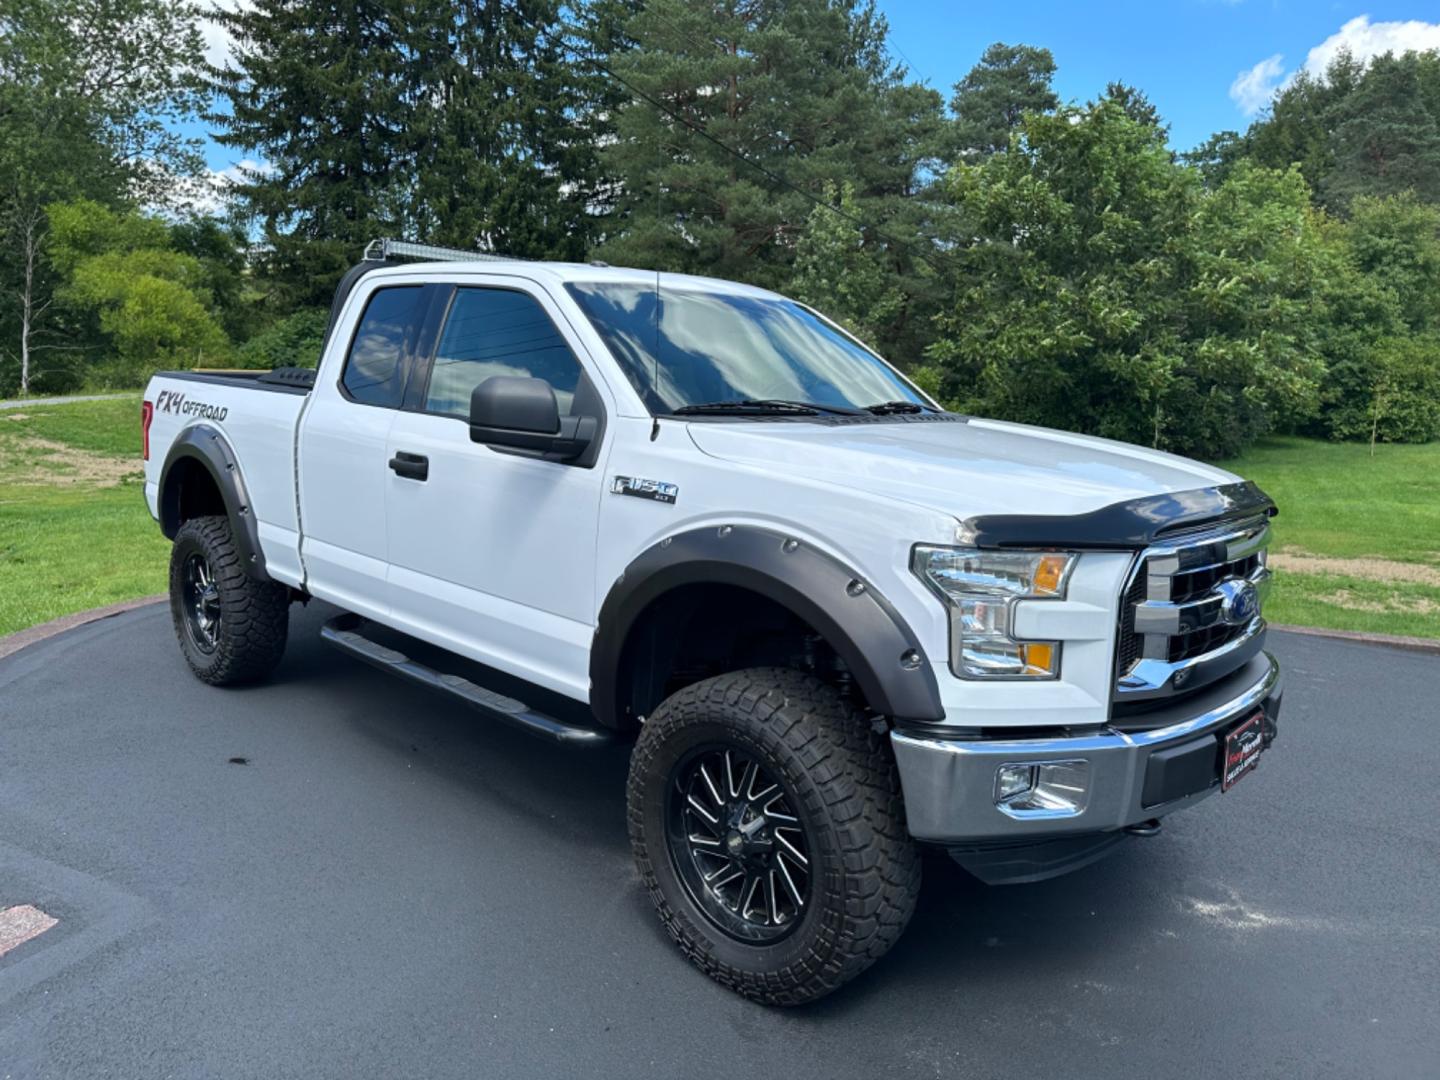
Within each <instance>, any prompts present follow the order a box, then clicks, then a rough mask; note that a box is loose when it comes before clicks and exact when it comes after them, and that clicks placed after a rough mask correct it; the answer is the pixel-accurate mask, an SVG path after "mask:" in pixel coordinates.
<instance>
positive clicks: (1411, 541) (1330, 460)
mask: <svg viewBox="0 0 1440 1080" xmlns="http://www.w3.org/2000/svg"><path fill="white" fill-rule="evenodd" d="M1220 464H1221V465H1222V466H1223V467H1224V468H1227V469H1230V470H1231V471H1233V472H1236V473H1239V474H1240V475H1241V476H1244V477H1245V478H1247V479H1249V480H1254V481H1255V482H1256V483H1258V484H1259V485H1260V486H1261V487H1262V488H1264V489H1265V490H1266V491H1267V492H1268V493H1269V494H1270V495H1271V497H1272V498H1274V499H1275V501H1276V503H1277V504H1279V506H1280V516H1279V517H1277V518H1276V519H1275V523H1274V529H1275V543H1274V547H1273V548H1272V550H1274V551H1276V552H1278V553H1280V555H1281V558H1282V559H1284V557H1285V555H1286V554H1287V553H1290V554H1292V555H1298V554H1299V553H1304V554H1305V555H1309V556H1323V557H1325V558H1327V559H1330V560H1343V562H1340V563H1332V564H1330V565H1325V566H1316V567H1314V568H1313V569H1300V568H1297V567H1290V568H1286V569H1282V570H1281V571H1280V572H1279V573H1277V575H1276V580H1275V588H1274V591H1273V592H1272V593H1271V596H1270V601H1269V604H1268V606H1267V614H1268V615H1269V617H1270V619H1271V620H1272V621H1273V622H1278V623H1292V624H1295V625H1302V626H1322V627H1328V628H1331V629H1336V630H1366V631H1371V632H1374V633H1382V634H1408V635H1413V636H1417V637H1431V638H1440V443H1430V444H1428V445H1424V446H1388V445H1381V446H1377V447H1376V448H1375V456H1374V457H1373V458H1372V457H1371V456H1370V448H1369V447H1368V446H1365V445H1357V444H1353V443H1325V442H1317V441H1315V440H1313V439H1298V438H1275V439H1267V440H1265V441H1263V442H1261V443H1259V444H1258V445H1256V446H1255V447H1253V448H1252V449H1251V450H1250V451H1249V452H1248V453H1246V454H1245V455H1244V456H1243V457H1240V458H1237V459H1235V460H1233V461H1225V462H1221V463H1220ZM1310 562H1311V564H1312V566H1314V563H1313V560H1310ZM1396 563H1399V564H1403V565H1401V566H1398V567H1397V566H1395V565H1394V564H1396ZM1411 568H1419V569H1411ZM1405 576H1410V577H1419V578H1422V579H1424V580H1401V579H1402V578H1403V577H1405Z"/></svg>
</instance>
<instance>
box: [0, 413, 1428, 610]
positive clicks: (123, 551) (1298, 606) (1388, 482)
mask: <svg viewBox="0 0 1440 1080" xmlns="http://www.w3.org/2000/svg"><path fill="white" fill-rule="evenodd" d="M139 417H140V398H139V395H135V396H133V397H128V398H123V399H117V400H112V401H90V402H75V403H72V404H66V405H46V406H36V407H34V408H30V407H21V408H18V409H5V410H0V634H5V633H9V632H10V631H12V630H19V629H21V628H23V627H26V626H30V625H33V624H34V623H39V622H44V621H45V620H47V619H53V618H55V617H56V616H57V615H64V614H68V613H69V612H72V611H80V610H83V609H85V608H91V607H98V606H100V605H102V604H109V603H114V602H116V601H118V600H129V599H132V598H134V597H137V596H145V595H148V594H151V593H158V592H163V591H164V589H165V571H166V563H167V560H168V557H169V544H168V542H167V541H166V540H165V538H164V537H162V536H161V535H160V530H159V529H158V528H156V526H155V523H154V522H153V521H152V520H151V518H150V514H149V512H148V511H147V510H146V509H145V500H144V494H143V490H142V480H141V472H140V418H139ZM1223 464H1224V466H1225V467H1226V468H1229V469H1232V470H1234V471H1235V472H1237V473H1239V474H1240V475H1242V476H1245V477H1247V478H1248V479H1252V480H1254V481H1256V482H1257V483H1259V484H1260V486H1261V487H1263V488H1264V489H1265V490H1266V491H1268V492H1269V493H1270V494H1271V495H1272V496H1273V497H1274V498H1275V501H1276V502H1278V503H1279V504H1280V516H1279V517H1278V518H1276V519H1275V537H1276V540H1275V545H1274V547H1273V548H1272V561H1273V563H1274V565H1275V567H1276V569H1277V571H1278V573H1277V575H1276V584H1275V589H1274V591H1273V592H1272V593H1271V597H1270V604H1269V608H1268V614H1269V615H1270V617H1271V619H1272V620H1273V621H1275V622H1279V623H1294V624H1299V625H1308V626H1324V627H1331V628H1334V629H1341V630H1370V631H1375V632H1379V633H1388V634H1412V635H1417V636H1422V637H1434V638H1440V444H1433V445H1430V446H1381V447H1378V448H1377V450H1376V454H1375V457H1374V458H1371V456H1370V449H1369V447H1367V446H1357V445H1350V444H1334V443H1323V442H1316V441H1314V440H1310V439H1293V438H1285V439H1269V440H1266V441H1265V442H1263V443H1260V444H1259V445H1257V446H1256V447H1254V448H1253V449H1252V450H1251V451H1250V452H1249V453H1247V454H1246V455H1245V456H1244V457H1242V458H1239V459H1237V460H1235V461H1227V462H1224V463H1223Z"/></svg>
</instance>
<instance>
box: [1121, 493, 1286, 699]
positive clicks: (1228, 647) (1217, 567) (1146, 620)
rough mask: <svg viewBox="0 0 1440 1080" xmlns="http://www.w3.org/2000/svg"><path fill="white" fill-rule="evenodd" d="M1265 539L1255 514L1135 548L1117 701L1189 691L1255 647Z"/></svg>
mask: <svg viewBox="0 0 1440 1080" xmlns="http://www.w3.org/2000/svg"><path fill="white" fill-rule="evenodd" d="M1269 542H1270V526H1269V521H1268V519H1266V518H1255V519H1251V520H1246V521H1243V522H1238V523H1237V522H1229V523H1226V524H1225V525H1223V526H1215V527H1212V528H1210V529H1207V530H1204V531H1201V532H1195V533H1191V534H1189V535H1186V536H1181V537H1174V538H1171V539H1169V540H1167V541H1165V542H1164V543H1161V544H1156V545H1154V546H1152V547H1150V548H1148V549H1146V550H1145V551H1144V552H1142V553H1141V555H1140V558H1139V559H1138V560H1137V561H1136V564H1135V569H1134V570H1133V571H1132V576H1131V578H1130V579H1129V581H1128V582H1127V583H1126V586H1125V590H1124V592H1123V593H1122V596H1123V597H1124V600H1123V604H1122V606H1123V610H1122V612H1121V626H1120V637H1119V641H1118V642H1117V646H1116V649H1117V659H1116V673H1115V674H1116V684H1115V698H1116V700H1117V701H1120V702H1134V701H1144V700H1147V699H1150V698H1160V697H1168V696H1171V695H1173V694H1177V693H1183V692H1185V691H1188V690H1192V689H1196V688H1198V687H1200V686H1204V685H1205V684H1207V683H1210V682H1213V681H1215V680H1216V679H1218V678H1222V677H1223V676H1225V675H1227V674H1229V673H1230V672H1231V671H1233V670H1235V669H1236V668H1237V667H1239V666H1240V665H1242V664H1244V663H1245V662H1246V661H1247V660H1248V659H1249V658H1250V657H1251V656H1253V655H1254V654H1255V653H1256V652H1257V651H1258V650H1259V648H1260V645H1261V643H1262V641H1263V638H1264V632H1265V620H1264V619H1263V618H1262V617H1261V614H1260V610H1261V606H1262V604H1263V599H1264V596H1265V594H1266V592H1267V591H1268V586H1269V579H1270V571H1269V570H1268V569H1267V568H1266V566H1265V551H1266V548H1267V545H1268V544H1269ZM1142 582H1143V591H1141V592H1139V594H1138V595H1137V590H1140V587H1141V583H1142Z"/></svg>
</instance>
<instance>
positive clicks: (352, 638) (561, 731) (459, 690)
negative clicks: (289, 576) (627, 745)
mask: <svg viewBox="0 0 1440 1080" xmlns="http://www.w3.org/2000/svg"><path fill="white" fill-rule="evenodd" d="M364 622H365V621H364V620H363V619H361V618H359V617H358V616H355V615H341V616H338V617H337V618H334V619H331V620H330V621H329V622H327V623H326V624H325V625H324V626H322V627H321V628H320V636H321V637H322V638H324V639H325V640H326V641H328V642H329V643H330V644H331V645H334V646H335V647H336V648H337V649H340V650H341V651H342V652H346V653H349V654H350V655H351V656H353V657H355V658H356V659H359V660H363V661H365V662H366V663H367V664H370V665H372V666H373V667H377V668H379V669H380V670H382V671H388V672H390V673H391V674H393V675H399V676H400V677H401V678H403V679H408V680H410V681H411V682H414V683H419V684H420V685H421V686H428V687H430V688H431V689H432V690H439V691H441V692H442V693H445V694H449V695H450V696H451V697H454V698H458V699H459V700H461V701H463V702H464V703H465V704H466V705H469V706H470V707H471V708H473V709H478V710H479V711H480V712H482V713H485V714H486V715H487V716H489V717H490V718H491V719H494V720H502V721H504V722H505V723H507V724H511V725H513V726H515V727H518V728H520V729H521V730H522V731H528V732H529V733H530V734H532V735H539V736H540V737H541V738H545V739H549V740H550V741H551V742H556V743H561V744H562V745H565V746H599V745H601V744H604V743H608V742H610V735H609V733H608V732H606V731H602V730H600V729H599V728H587V727H580V726H579V725H576V724H571V723H567V722H566V721H564V720H559V719H557V718H555V717H553V716H547V715H545V714H544V713H541V712H536V711H535V710H534V709H532V708H530V706H528V705H526V704H525V703H524V702H523V701H516V700H515V699H514V698H512V697H506V696H505V695H504V694H497V693H495V691H493V690H487V689H485V687H483V686H477V685H476V684H475V683H473V682H471V681H470V680H469V679H465V678H461V677H460V676H459V675H447V674H445V673H444V672H441V671H436V670H435V669H434V668H429V667H426V666H425V665H424V664H421V663H417V662H416V661H414V660H411V659H410V658H409V657H408V656H406V655H405V654H404V653H402V652H397V651H396V650H395V649H390V648H386V647H385V646H384V645H381V644H379V643H378V642H374V641H371V640H370V639H369V638H367V637H365V636H364V635H362V634H361V633H359V630H360V628H361V627H362V626H364Z"/></svg>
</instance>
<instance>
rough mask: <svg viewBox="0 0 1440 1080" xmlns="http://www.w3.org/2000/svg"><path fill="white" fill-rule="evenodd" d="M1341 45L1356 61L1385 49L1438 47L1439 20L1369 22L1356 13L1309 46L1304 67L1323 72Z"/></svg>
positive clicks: (1413, 49) (1314, 71) (1378, 53)
mask: <svg viewBox="0 0 1440 1080" xmlns="http://www.w3.org/2000/svg"><path fill="white" fill-rule="evenodd" d="M1343 49H1348V50H1349V51H1350V55H1351V56H1353V57H1355V59H1356V60H1360V61H1365V60H1369V59H1371V58H1372V57H1376V56H1379V55H1381V54H1382V53H1387V52H1393V53H1395V54H1396V55H1397V56H1398V55H1399V54H1400V53H1403V52H1427V51H1429V50H1430V49H1440V23H1427V22H1421V21H1420V20H1419V19H1410V20H1409V21H1408V22H1398V21H1397V22H1378V23H1372V22H1371V21H1370V16H1369V15H1358V16H1356V17H1355V18H1353V19H1351V20H1350V21H1349V22H1347V23H1346V24H1345V25H1344V26H1342V27H1340V30H1339V32H1338V33H1334V34H1331V35H1330V36H1329V37H1328V38H1326V39H1325V40H1324V41H1322V42H1321V43H1320V44H1319V45H1316V46H1315V48H1313V49H1311V50H1310V53H1309V55H1308V56H1306V57H1305V70H1306V71H1308V72H1309V73H1310V74H1311V75H1323V74H1325V69H1326V68H1327V67H1329V66H1330V61H1332V60H1334V59H1335V57H1337V56H1338V55H1339V54H1340V52H1341V50H1343Z"/></svg>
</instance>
